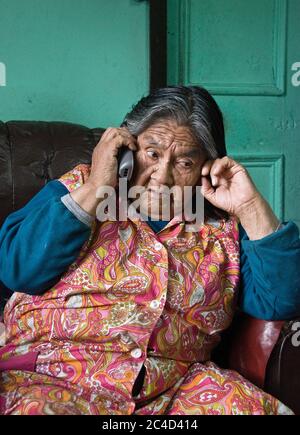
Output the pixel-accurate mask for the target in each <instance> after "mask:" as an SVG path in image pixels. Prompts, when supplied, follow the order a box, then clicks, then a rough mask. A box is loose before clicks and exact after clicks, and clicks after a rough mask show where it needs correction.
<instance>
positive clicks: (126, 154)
mask: <svg viewBox="0 0 300 435" xmlns="http://www.w3.org/2000/svg"><path fill="white" fill-rule="evenodd" d="M118 162H119V177H121V178H127V180H128V181H129V180H130V179H131V177H132V173H133V165H134V158H133V151H132V150H131V149H129V148H128V147H126V146H122V147H121V148H120V150H119V154H118Z"/></svg>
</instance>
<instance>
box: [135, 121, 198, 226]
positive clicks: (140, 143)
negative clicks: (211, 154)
mask: <svg viewBox="0 0 300 435" xmlns="http://www.w3.org/2000/svg"><path fill="white" fill-rule="evenodd" d="M205 160H206V157H205V155H204V153H203V151H202V150H201V147H200V146H199V144H197V143H196V142H195V139H194V138H193V136H192V134H191V133H190V131H189V129H188V128H187V127H183V126H178V125H177V123H176V121H172V120H161V121H158V122H156V123H155V124H153V125H151V126H150V127H149V128H147V129H146V130H145V131H144V132H143V133H141V134H140V135H139V136H138V137H137V151H136V153H135V168H134V173H133V178H132V180H131V182H130V187H131V186H133V185H142V186H144V187H145V189H146V191H145V194H143V195H142V196H141V198H140V202H141V204H142V207H143V210H145V207H146V209H147V210H148V211H147V213H146V214H148V215H149V214H151V216H152V217H156V218H157V217H159V218H162V212H161V207H162V201H163V200H164V198H165V196H164V194H163V193H161V192H160V193H157V190H159V189H160V190H163V188H165V191H167V190H168V189H166V188H169V189H170V188H172V187H174V186H177V188H178V189H179V190H180V191H181V192H182V195H183V187H184V186H196V185H198V184H199V179H200V173H201V168H202V165H203V163H204V161H205ZM154 201H156V204H157V201H159V204H160V207H159V212H154V213H153V208H154V207H153V204H154ZM178 201H179V196H176V194H175V195H174V197H173V198H172V197H171V201H170V202H171V213H170V215H171V216H170V217H171V218H172V216H173V215H174V205H175V204H176V206H178V204H179V202H178ZM181 202H182V201H181ZM150 207H151V208H150ZM150 210H151V211H152V212H150Z"/></svg>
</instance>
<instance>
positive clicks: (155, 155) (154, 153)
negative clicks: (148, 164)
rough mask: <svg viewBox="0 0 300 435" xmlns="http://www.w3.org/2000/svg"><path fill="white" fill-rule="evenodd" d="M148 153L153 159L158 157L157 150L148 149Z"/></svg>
mask: <svg viewBox="0 0 300 435" xmlns="http://www.w3.org/2000/svg"><path fill="white" fill-rule="evenodd" d="M147 154H148V156H149V157H151V158H152V159H156V158H157V157H158V154H157V153H156V152H155V151H147Z"/></svg>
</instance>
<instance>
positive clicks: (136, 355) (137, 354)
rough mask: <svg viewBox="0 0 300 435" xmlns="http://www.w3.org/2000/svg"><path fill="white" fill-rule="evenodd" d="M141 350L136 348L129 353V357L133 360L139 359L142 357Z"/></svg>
mask: <svg viewBox="0 0 300 435" xmlns="http://www.w3.org/2000/svg"><path fill="white" fill-rule="evenodd" d="M142 353H143V352H142V350H141V349H139V348H136V349H133V350H132V351H131V352H130V355H131V356H132V357H133V358H140V357H141V356H142Z"/></svg>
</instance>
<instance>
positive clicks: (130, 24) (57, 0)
mask: <svg viewBox="0 0 300 435" xmlns="http://www.w3.org/2000/svg"><path fill="white" fill-rule="evenodd" d="M148 7H149V5H148V3H147V2H137V1H136V0H0V66H1V63H2V64H4V65H5V69H6V86H1V78H0V120H2V121H8V120H12V119H14V120H44V121H52V120H59V121H68V122H75V123H80V124H84V125H87V126H90V127H96V126H104V127H105V126H109V125H119V124H120V122H121V121H122V118H123V116H124V115H125V113H126V112H127V111H128V110H129V109H130V108H131V106H132V104H134V103H135V102H136V101H137V100H138V99H139V98H141V96H142V95H144V94H145V93H147V92H148V89H149V62H148V38H149V37H148V33H149V32H148V28H149V26H148ZM2 70H3V65H2ZM0 74H1V68H0ZM2 76H3V71H2Z"/></svg>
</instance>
